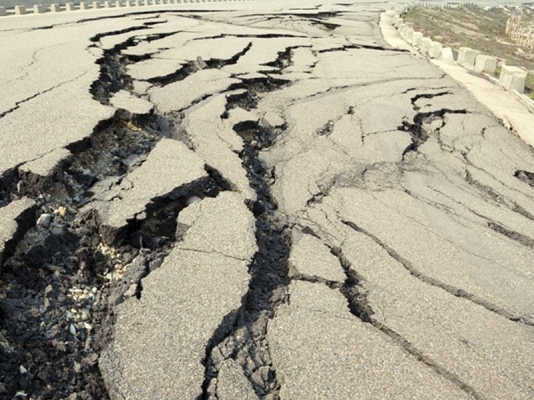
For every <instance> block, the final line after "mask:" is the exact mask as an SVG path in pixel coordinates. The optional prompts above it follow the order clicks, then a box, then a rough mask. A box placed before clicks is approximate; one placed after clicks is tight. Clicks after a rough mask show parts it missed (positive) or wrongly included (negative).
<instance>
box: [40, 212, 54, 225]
mask: <svg viewBox="0 0 534 400" xmlns="http://www.w3.org/2000/svg"><path fill="white" fill-rule="evenodd" d="M50 222H52V214H41V216H40V217H39V219H38V220H37V225H39V226H42V227H43V228H48V227H49V226H50Z"/></svg>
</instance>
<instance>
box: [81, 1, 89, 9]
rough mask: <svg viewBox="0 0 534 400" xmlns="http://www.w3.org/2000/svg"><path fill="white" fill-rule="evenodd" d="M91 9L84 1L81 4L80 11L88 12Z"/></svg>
mask: <svg viewBox="0 0 534 400" xmlns="http://www.w3.org/2000/svg"><path fill="white" fill-rule="evenodd" d="M88 8H89V7H88V6H87V2H85V1H82V2H81V3H80V10H87V9H88Z"/></svg>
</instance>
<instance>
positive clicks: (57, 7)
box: [50, 3, 61, 12]
mask: <svg viewBox="0 0 534 400" xmlns="http://www.w3.org/2000/svg"><path fill="white" fill-rule="evenodd" d="M50 11H51V12H60V11H61V6H60V5H59V4H57V3H53V4H50Z"/></svg>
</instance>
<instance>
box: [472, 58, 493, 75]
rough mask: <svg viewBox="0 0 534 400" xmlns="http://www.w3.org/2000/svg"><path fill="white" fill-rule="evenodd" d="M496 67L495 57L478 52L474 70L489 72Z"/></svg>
mask: <svg viewBox="0 0 534 400" xmlns="http://www.w3.org/2000/svg"><path fill="white" fill-rule="evenodd" d="M496 69H497V57H492V56H488V55H486V54H479V55H478V56H477V59H476V62H475V72H477V73H479V74H480V73H482V72H489V73H490V74H492V73H494V72H495V70H496Z"/></svg>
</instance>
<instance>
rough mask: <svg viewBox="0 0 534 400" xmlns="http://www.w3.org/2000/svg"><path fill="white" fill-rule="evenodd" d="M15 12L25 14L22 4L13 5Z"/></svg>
mask: <svg viewBox="0 0 534 400" xmlns="http://www.w3.org/2000/svg"><path fill="white" fill-rule="evenodd" d="M15 14H17V15H24V14H26V7H24V6H15Z"/></svg>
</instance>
